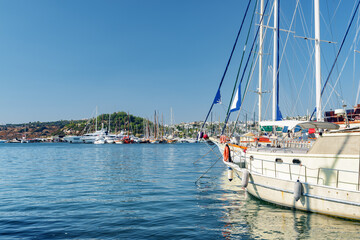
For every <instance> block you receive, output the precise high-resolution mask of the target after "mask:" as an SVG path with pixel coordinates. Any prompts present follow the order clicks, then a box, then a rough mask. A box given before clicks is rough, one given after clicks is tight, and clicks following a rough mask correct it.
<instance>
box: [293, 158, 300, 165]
mask: <svg viewBox="0 0 360 240" xmlns="http://www.w3.org/2000/svg"><path fill="white" fill-rule="evenodd" d="M293 164H301V161H300V160H299V159H293Z"/></svg>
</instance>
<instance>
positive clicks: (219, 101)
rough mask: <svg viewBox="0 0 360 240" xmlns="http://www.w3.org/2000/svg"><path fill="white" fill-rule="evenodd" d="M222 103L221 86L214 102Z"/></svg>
mask: <svg viewBox="0 0 360 240" xmlns="http://www.w3.org/2000/svg"><path fill="white" fill-rule="evenodd" d="M217 103H220V104H221V94H220V88H219V89H218V91H217V93H216V96H215V99H214V104H217Z"/></svg>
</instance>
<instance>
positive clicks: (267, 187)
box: [217, 143, 360, 220]
mask: <svg viewBox="0 0 360 240" xmlns="http://www.w3.org/2000/svg"><path fill="white" fill-rule="evenodd" d="M217 145H218V148H219V150H220V152H221V153H223V152H224V147H225V144H219V143H217ZM249 154H251V155H252V156H254V157H255V158H256V155H255V154H254V152H248V153H246V154H245V153H244V151H242V150H241V149H240V148H234V147H231V155H232V160H233V162H226V161H223V163H224V164H225V165H227V166H228V167H230V168H231V169H232V170H233V171H235V174H234V176H235V177H238V178H240V180H241V181H243V175H244V171H248V172H249V178H248V184H247V186H246V190H247V192H248V193H249V194H251V195H253V196H254V197H256V198H258V199H261V200H263V201H266V202H270V203H273V204H277V205H280V206H284V207H289V208H293V209H299V210H303V211H309V212H316V213H321V214H326V215H331V216H335V217H341V218H347V219H354V220H360V191H359V181H360V180H359V179H360V178H359V175H358V174H355V175H354V174H353V175H354V176H350V175H351V173H350V172H345V173H346V174H347V175H349V176H346V177H347V178H346V179H345V178H344V177H345V176H343V175H340V174H339V173H337V175H336V176H335V177H334V176H332V177H331V179H333V178H335V179H336V180H337V181H336V184H335V183H334V182H329V183H326V184H328V185H329V186H327V185H326V184H325V183H324V181H323V179H324V178H323V177H322V175H323V174H324V173H321V171H315V170H313V172H311V171H310V169H309V168H308V169H307V171H306V170H304V167H303V166H301V165H300V166H299V167H298V168H296V166H290V167H289V165H290V164H289V165H285V164H278V163H276V162H272V164H271V165H266V163H264V162H262V163H261V164H258V165H257V168H256V164H255V161H252V162H250V161H249ZM246 155H248V156H247V157H246ZM267 155H268V157H269V156H271V154H270V153H269V154H267ZM273 155H275V154H273ZM300 157H301V155H300ZM242 159H243V162H241V161H242ZM283 159H284V160H285V158H284V157H283ZM245 160H246V161H245ZM304 161H305V160H304ZM267 163H269V162H267ZM260 165H261V167H260ZM272 166H273V167H272ZM281 167H282V168H281ZM291 168H292V169H293V170H290V172H288V173H286V169H291ZM325 174H329V173H325ZM339 175H340V176H341V177H342V178H343V179H344V180H343V181H338V180H339ZM324 176H325V175H324ZM298 179H299V180H300V183H301V189H302V191H301V197H300V199H299V200H297V201H296V200H295V198H294V195H295V191H296V190H295V183H296V181H297V180H298ZM350 180H351V181H352V182H354V181H355V183H354V184H352V185H350V184H349V183H347V185H344V183H343V182H346V181H347V182H348V181H350ZM319 183H320V184H319ZM341 184H343V185H341ZM349 188H352V189H349Z"/></svg>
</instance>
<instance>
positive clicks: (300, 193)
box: [294, 180, 302, 201]
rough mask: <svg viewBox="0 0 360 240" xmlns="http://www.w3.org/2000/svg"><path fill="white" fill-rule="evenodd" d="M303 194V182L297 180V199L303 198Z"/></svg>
mask: <svg viewBox="0 0 360 240" xmlns="http://www.w3.org/2000/svg"><path fill="white" fill-rule="evenodd" d="M301 195H302V184H301V182H300V181H299V180H297V181H296V182H295V185H294V199H295V201H298V200H299V199H300V198H301Z"/></svg>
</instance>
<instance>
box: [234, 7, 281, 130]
mask: <svg viewBox="0 0 360 240" xmlns="http://www.w3.org/2000/svg"><path fill="white" fill-rule="evenodd" d="M267 3H268V1H267ZM267 3H266V4H267ZM265 10H266V9H265ZM265 10H264V13H265ZM273 10H274V5H272V8H271V11H270V14H269V16H271V15H272V12H273ZM263 16H264V14H263ZM270 19H271V18H270V17H269V18H268V21H267V24H266V25H269V22H270ZM267 29H268V28H265V32H264V38H265V36H266V33H267ZM258 59H259V55H257V57H256V61H255V63H257V60H258ZM255 65H256V64H255ZM254 70H255V68H254V69H253V72H254ZM246 92H247V89H246V91H245V93H246ZM245 97H246V94H245V95H244V96H243V98H242V99H241V105H240V109H239V112H238V115H237V118H236V121H235V124H234V129H233V131H232V134H233V133H234V131H235V128H236V124H237V122H238V120H239V117H240V113H241V111H242V107H243V103H244V101H245Z"/></svg>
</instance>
